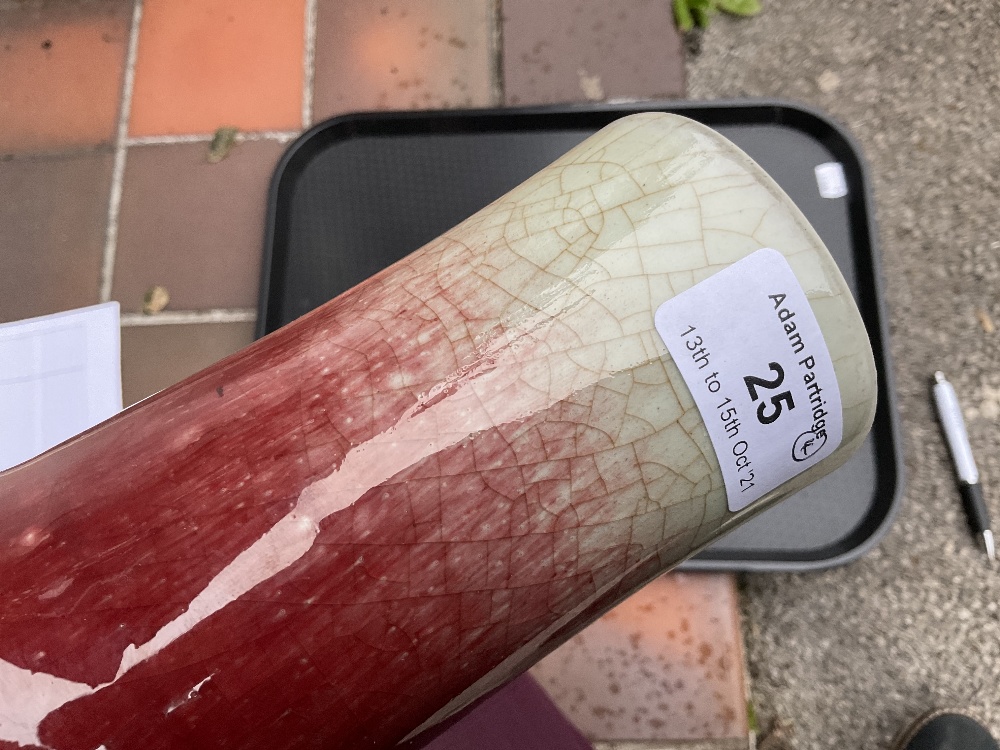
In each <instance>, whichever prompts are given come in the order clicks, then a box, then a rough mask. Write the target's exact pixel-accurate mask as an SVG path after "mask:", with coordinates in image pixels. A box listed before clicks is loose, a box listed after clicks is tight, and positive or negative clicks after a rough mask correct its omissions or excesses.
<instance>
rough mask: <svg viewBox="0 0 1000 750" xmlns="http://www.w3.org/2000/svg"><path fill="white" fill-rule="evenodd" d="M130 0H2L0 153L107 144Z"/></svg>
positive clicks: (111, 130)
mask: <svg viewBox="0 0 1000 750" xmlns="http://www.w3.org/2000/svg"><path fill="white" fill-rule="evenodd" d="M131 19H132V3H131V2H130V0H99V1H92V2H86V3H84V2H62V3H57V2H49V3H37V2H17V1H16V0H15V2H0V154H3V153H15V152H28V151H42V150H44V151H54V150H64V149H67V148H72V147H79V146H94V145H98V144H106V143H110V142H111V141H112V139H113V138H114V135H115V132H116V128H117V123H118V99H119V95H120V93H121V87H122V77H123V72H124V68H125V53H126V48H127V46H128V36H129V25H130V23H131Z"/></svg>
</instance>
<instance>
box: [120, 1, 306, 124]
mask: <svg viewBox="0 0 1000 750" xmlns="http://www.w3.org/2000/svg"><path fill="white" fill-rule="evenodd" d="M304 39H305V0H283V2H272V1H271V0H145V2H144V3H143V13H142V25H141V28H140V32H139V51H138V59H137V62H136V71H135V91H134V93H133V98H132V114H131V119H130V124H129V132H130V133H131V134H132V135H136V136H141V135H163V134H177V133H181V134H183V133H212V132H214V131H215V130H216V129H217V128H219V127H221V126H224V125H232V126H235V127H238V128H240V129H242V130H296V129H298V128H300V127H301V126H302V86H303V76H304V73H303V55H304V44H305V42H304Z"/></svg>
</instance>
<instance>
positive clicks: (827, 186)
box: [815, 161, 847, 198]
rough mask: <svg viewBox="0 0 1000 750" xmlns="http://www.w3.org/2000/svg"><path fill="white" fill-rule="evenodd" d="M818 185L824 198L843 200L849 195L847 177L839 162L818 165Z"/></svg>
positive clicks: (816, 170)
mask: <svg viewBox="0 0 1000 750" xmlns="http://www.w3.org/2000/svg"><path fill="white" fill-rule="evenodd" d="M815 172H816V185H817V187H819V194H820V195H821V196H822V197H824V198H843V197H844V196H845V195H847V176H846V175H845V174H844V165H843V164H841V163H840V162H839V161H828V162H826V163H824V164H817V165H816V169H815Z"/></svg>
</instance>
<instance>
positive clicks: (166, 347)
mask: <svg viewBox="0 0 1000 750" xmlns="http://www.w3.org/2000/svg"><path fill="white" fill-rule="evenodd" d="M253 331H254V324H253V323H194V324H185V325H162V326H134V327H133V326H126V327H123V328H122V395H123V399H124V404H125V406H131V405H132V404H134V403H135V402H136V401H141V400H142V399H144V398H146V396H151V395H152V394H154V393H156V392H157V391H161V390H163V389H164V388H166V387H168V386H171V385H173V384H174V383H179V382H180V381H181V380H183V379H184V378H186V377H188V376H189V375H193V374H194V373H196V372H198V371H199V370H203V369H204V368H206V367H208V366H209V365H210V364H213V363H214V362H218V361H219V360H220V359H222V358H223V357H228V356H229V355H230V354H233V353H234V352H238V351H239V350H240V349H242V348H243V347H245V346H249V345H250V343H251V342H252V341H253Z"/></svg>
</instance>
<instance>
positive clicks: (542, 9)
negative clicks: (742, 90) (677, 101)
mask: <svg viewBox="0 0 1000 750" xmlns="http://www.w3.org/2000/svg"><path fill="white" fill-rule="evenodd" d="M503 70H504V90H505V99H506V103H507V104H520V105H524V104H542V103H551V102H567V101H586V100H601V99H615V98H630V99H655V98H661V97H672V96H680V95H681V94H683V93H684V51H683V48H682V45H681V39H680V35H679V34H678V33H677V29H676V27H675V26H674V21H673V15H672V12H671V5H670V3H669V2H665V1H664V0H634V1H633V2H628V3H612V2H608V1H607V0H571V1H570V2H558V3H546V2H538V0H503Z"/></svg>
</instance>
